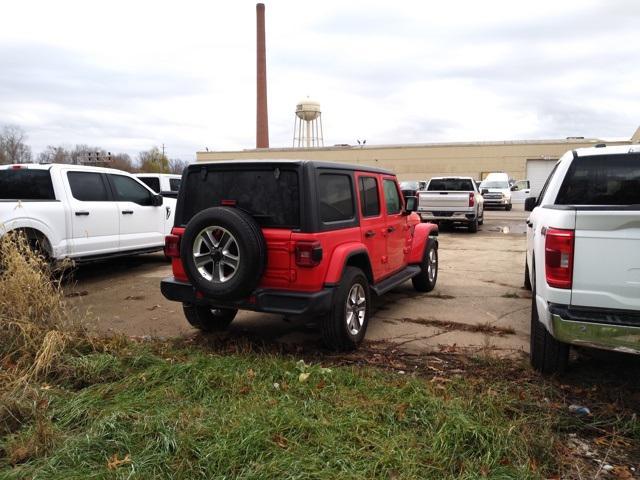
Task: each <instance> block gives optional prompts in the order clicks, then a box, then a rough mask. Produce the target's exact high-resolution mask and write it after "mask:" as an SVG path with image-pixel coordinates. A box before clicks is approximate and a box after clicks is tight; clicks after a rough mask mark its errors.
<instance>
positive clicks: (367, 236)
mask: <svg viewBox="0 0 640 480" xmlns="http://www.w3.org/2000/svg"><path fill="white" fill-rule="evenodd" d="M364 236H365V237H366V238H371V237H375V236H376V232H374V231H373V230H367V231H366V232H364Z"/></svg>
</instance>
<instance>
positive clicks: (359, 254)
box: [324, 242, 373, 285]
mask: <svg viewBox="0 0 640 480" xmlns="http://www.w3.org/2000/svg"><path fill="white" fill-rule="evenodd" d="M353 260H357V261H356V262H355V263H353V265H354V266H357V267H358V268H360V269H361V270H363V271H364V274H365V275H366V276H367V278H368V279H369V281H370V282H373V274H372V269H371V262H370V260H369V249H368V248H367V247H366V246H365V245H364V244H363V243H361V242H349V243H345V244H343V245H340V246H338V247H337V248H336V249H335V250H334V251H333V253H332V254H331V261H330V262H329V267H328V268H327V273H326V275H325V278H324V284H325V285H337V284H338V283H340V279H341V278H342V272H343V271H344V269H345V267H346V266H347V265H349V264H351V263H352V261H353Z"/></svg>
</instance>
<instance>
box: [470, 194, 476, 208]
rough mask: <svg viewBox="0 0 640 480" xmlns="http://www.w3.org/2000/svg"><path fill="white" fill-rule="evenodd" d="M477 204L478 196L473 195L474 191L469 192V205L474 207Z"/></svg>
mask: <svg viewBox="0 0 640 480" xmlns="http://www.w3.org/2000/svg"><path fill="white" fill-rule="evenodd" d="M475 204H476V197H474V196H473V193H470V194H469V206H470V207H473V206H474V205H475Z"/></svg>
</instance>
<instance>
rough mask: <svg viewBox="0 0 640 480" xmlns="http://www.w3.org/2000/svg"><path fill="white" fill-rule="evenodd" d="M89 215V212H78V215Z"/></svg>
mask: <svg viewBox="0 0 640 480" xmlns="http://www.w3.org/2000/svg"><path fill="white" fill-rule="evenodd" d="M87 215H89V212H76V217H83V216H87Z"/></svg>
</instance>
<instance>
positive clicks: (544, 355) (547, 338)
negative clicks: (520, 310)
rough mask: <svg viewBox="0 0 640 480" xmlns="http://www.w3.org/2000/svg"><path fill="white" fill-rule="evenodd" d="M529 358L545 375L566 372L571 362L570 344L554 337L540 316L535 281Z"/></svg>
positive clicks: (533, 365) (532, 364)
mask: <svg viewBox="0 0 640 480" xmlns="http://www.w3.org/2000/svg"><path fill="white" fill-rule="evenodd" d="M529 359H530V361H531V366H532V367H533V368H534V369H535V370H538V371H539V372H540V373H542V374H545V375H551V374H554V373H559V374H561V373H564V371H565V370H566V368H567V364H568V363H569V345H567V344H566V343H563V342H559V341H558V340H556V339H555V338H553V336H552V335H551V334H550V333H549V332H548V331H547V329H546V328H545V326H544V325H543V324H542V323H541V322H540V319H539V318H538V307H537V305H536V293H535V283H534V288H533V294H532V295H531V340H530V347H529Z"/></svg>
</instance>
